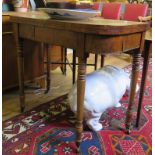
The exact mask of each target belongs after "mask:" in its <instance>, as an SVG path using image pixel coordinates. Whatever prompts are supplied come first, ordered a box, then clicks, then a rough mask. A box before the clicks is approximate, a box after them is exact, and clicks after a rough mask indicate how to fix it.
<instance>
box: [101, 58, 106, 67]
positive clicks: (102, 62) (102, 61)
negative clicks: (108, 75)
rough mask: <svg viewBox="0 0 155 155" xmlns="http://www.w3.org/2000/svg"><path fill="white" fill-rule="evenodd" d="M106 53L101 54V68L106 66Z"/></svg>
mask: <svg viewBox="0 0 155 155" xmlns="http://www.w3.org/2000/svg"><path fill="white" fill-rule="evenodd" d="M104 57H105V56H104V55H101V68H102V67H103V66H104Z"/></svg>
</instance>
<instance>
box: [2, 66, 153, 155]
mask: <svg viewBox="0 0 155 155" xmlns="http://www.w3.org/2000/svg"><path fill="white" fill-rule="evenodd" d="M125 70H126V71H128V72H130V70H131V66H129V67H127V68H125ZM140 79H141V78H140V77H139V80H140ZM151 81H152V65H151V63H150V66H149V71H148V75H147V82H146V89H145V97H144V104H143V107H142V117H141V121H140V128H139V129H136V128H134V129H133V130H132V132H131V134H130V135H127V134H125V132H124V128H125V127H124V122H125V114H126V109H127V106H128V105H127V102H128V97H127V96H124V97H123V98H122V100H121V103H122V106H121V107H119V108H111V109H108V110H107V111H106V112H105V113H104V114H103V115H102V118H101V120H100V121H101V123H102V125H103V130H102V131H100V132H92V131H91V130H89V129H88V127H87V126H86V125H85V123H84V132H83V135H82V145H81V154H82V155H151V154H152V108H151V107H150V106H151V105H152V87H151V86H152V83H151ZM66 98H67V95H64V96H61V97H59V98H57V99H54V100H53V101H51V102H49V103H45V104H42V105H41V106H39V107H36V108H34V109H32V110H31V111H28V112H25V113H23V114H21V115H19V116H16V117H14V118H12V119H9V120H7V121H5V122H3V155H43V154H45V155H76V145H75V139H76V135H75V134H76V132H75V128H74V126H75V117H74V115H73V113H72V112H71V111H70V110H68V105H67V100H66ZM136 102H137V99H136ZM133 114H134V116H133V124H135V118H136V105H135V107H134V109H133Z"/></svg>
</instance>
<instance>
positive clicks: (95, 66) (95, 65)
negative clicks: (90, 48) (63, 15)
mask: <svg viewBox="0 0 155 155" xmlns="http://www.w3.org/2000/svg"><path fill="white" fill-rule="evenodd" d="M97 62H98V55H97V54H95V64H94V70H96V69H97Z"/></svg>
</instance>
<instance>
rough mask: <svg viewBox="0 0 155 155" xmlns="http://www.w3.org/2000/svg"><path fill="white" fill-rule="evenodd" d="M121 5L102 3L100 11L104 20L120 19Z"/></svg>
mask: <svg viewBox="0 0 155 155" xmlns="http://www.w3.org/2000/svg"><path fill="white" fill-rule="evenodd" d="M120 15H121V4H120V3H104V4H103V9H102V17H103V18H105V19H118V20H119V19H120Z"/></svg>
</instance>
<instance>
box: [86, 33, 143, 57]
mask: <svg viewBox="0 0 155 155" xmlns="http://www.w3.org/2000/svg"><path fill="white" fill-rule="evenodd" d="M141 38H142V34H141V33H136V34H129V35H123V36H106V35H91V34H87V35H86V37H85V49H86V52H88V53H89V52H90V51H92V52H93V53H96V54H108V53H122V52H127V51H131V50H133V49H136V48H140V45H141Z"/></svg>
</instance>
